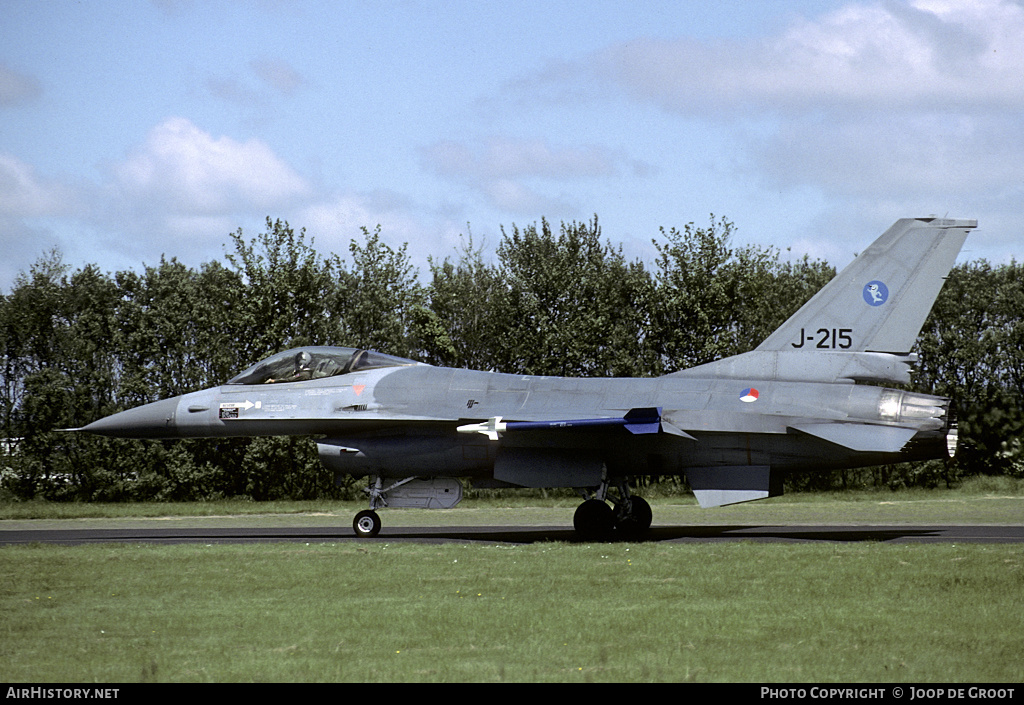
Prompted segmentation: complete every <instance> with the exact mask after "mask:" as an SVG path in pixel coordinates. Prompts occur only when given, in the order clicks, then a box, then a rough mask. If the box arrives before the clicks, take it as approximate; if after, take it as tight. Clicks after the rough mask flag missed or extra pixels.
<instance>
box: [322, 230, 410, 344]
mask: <svg viewBox="0 0 1024 705" xmlns="http://www.w3.org/2000/svg"><path fill="white" fill-rule="evenodd" d="M380 230H381V229H380V226H379V225H378V226H377V227H376V229H375V230H374V231H373V232H370V231H369V230H368V229H367V228H365V227H364V228H362V233H363V242H362V243H360V242H358V241H357V240H355V239H353V240H352V241H351V242H350V243H349V254H350V256H351V257H352V265H351V268H345V266H344V263H343V262H342V261H341V259H340V258H339V257H337V256H335V258H334V260H333V262H334V267H335V269H337V270H338V273H339V274H338V283H337V286H336V288H335V290H334V294H333V298H332V302H333V307H332V308H333V311H334V315H335V316H337V317H338V320H339V322H340V326H339V334H338V335H339V338H340V340H341V341H343V342H344V344H345V345H350V346H352V347H358V348H371V349H374V350H378V351H380V352H384V353H388V354H391V355H401V356H408V355H409V354H411V353H412V352H413V350H414V348H415V334H414V330H413V318H414V315H415V311H416V309H417V307H419V306H422V305H423V304H424V302H425V300H426V299H425V293H424V291H423V287H422V286H421V285H420V284H419V282H418V280H417V276H416V271H415V269H414V267H413V266H412V264H411V262H410V261H409V255H408V253H407V251H406V250H407V245H402V246H401V247H399V248H397V249H395V248H393V247H391V246H390V245H388V244H387V243H386V242H384V241H383V240H382V239H381V235H380Z"/></svg>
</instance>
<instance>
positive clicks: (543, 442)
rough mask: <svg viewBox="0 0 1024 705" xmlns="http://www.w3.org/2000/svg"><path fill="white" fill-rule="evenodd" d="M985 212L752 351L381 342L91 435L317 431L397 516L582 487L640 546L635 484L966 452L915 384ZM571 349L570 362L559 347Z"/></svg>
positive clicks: (720, 499) (247, 376)
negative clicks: (483, 364) (624, 352)
mask: <svg viewBox="0 0 1024 705" xmlns="http://www.w3.org/2000/svg"><path fill="white" fill-rule="evenodd" d="M976 226H977V221H974V220H963V219H957V220H954V219H946V218H941V219H940V218H935V217H928V218H906V219H901V220H898V221H897V222H896V223H895V224H894V225H893V226H892V227H891V228H889V229H888V230H887V231H886V232H885V233H884V234H882V236H881V237H879V238H878V239H877V240H876V241H875V242H874V243H873V244H872V245H870V246H869V247H868V248H867V249H866V250H865V251H864V252H862V253H861V254H860V255H859V256H858V257H856V258H855V259H854V260H853V261H852V262H851V263H850V264H849V265H848V266H847V267H846V268H845V269H843V271H842V272H840V273H839V274H838V275H837V276H836V277H835V278H834V279H832V280H831V281H830V282H829V283H828V284H826V285H825V286H824V287H823V288H822V289H821V290H820V291H819V292H818V293H817V294H815V295H814V296H813V297H812V298H811V299H810V300H809V301H808V302H807V303H806V304H805V305H804V306H803V307H802V308H800V309H799V310H798V311H797V312H796V313H795V314H794V315H793V316H792V317H791V318H790V319H789V320H787V321H786V322H785V323H784V324H783V325H782V326H781V327H780V328H779V329H778V330H776V331H775V332H774V333H772V334H771V335H770V336H769V337H768V339H767V340H765V341H764V342H762V343H761V344H760V345H758V346H757V347H756V348H755V349H754V350H752V351H751V352H747V353H744V354H741V355H737V356H734V357H728V358H725V359H722V360H718V361H715V362H711V363H708V364H704V365H700V366H697V367H693V368H689V369H685V370H682V371H680V372H674V373H672V374H668V375H664V376H662V377H656V378H600V379H589V378H588V379H576V378H565V377H545V376H533V375H520V374H503V373H498V372H485V371H474V370H468V369H452V368H445V367H436V366H433V365H428V364H424V363H420V362H416V361H413V360H408V359H404V358H400V357H393V356H390V355H385V354H382V353H379V352H374V351H371V350H362V349H356V348H348V347H303V348H297V349H293V350H287V351H285V352H281V353H278V354H276V355H273V356H272V357H269V358H267V359H265V360H263V361H261V362H258V363H256V364H255V365H253V366H252V367H250V368H249V369H247V370H245V371H244V372H242V373H240V374H239V375H237V376H236V377H234V378H233V379H230V380H228V381H227V382H226V383H224V384H223V385H221V386H218V387H213V388H210V389H204V390H201V391H197V392H192V393H190V394H184V395H182V396H178V397H174V398H172V399H166V400H163V401H157V402H154V403H151V404H147V405H145V406H142V407H138V408H135V409H131V410H128V411H124V412H121V413H118V414H114V415H112V416H109V417H106V418H103V419H100V420H98V421H95V422H93V423H90V424H89V425H87V426H85V427H84V428H83V429H79V430H82V431H86V432H89V433H95V434H101V435H107V436H118V437H130V438H154V439H155V438H204V437H225V436H271V435H313V436H316V437H317V447H318V450H319V454H320V459H321V461H322V463H323V464H324V466H325V467H326V468H327V469H329V470H330V471H333V472H334V473H335V475H336V477H338V478H342V477H344V476H346V475H351V476H354V477H356V478H366V488H365V492H366V494H367V495H368V497H369V509H367V510H364V511H361V512H359V513H358V514H357V515H356V516H355V519H354V521H353V529H354V531H355V533H356V534H357V535H358V536H361V537H371V536H375V535H377V533H378V532H379V531H380V529H381V519H380V515H379V514H378V510H379V509H382V508H384V507H392V508H394V507H420V508H451V507H454V506H455V505H456V504H458V502H459V501H460V500H461V499H462V493H463V485H462V482H461V481H460V478H466V479H468V480H469V481H470V482H472V486H473V487H478V488H479V487H519V488H523V487H528V488H555V487H560V488H575V489H576V490H577V491H578V493H579V494H580V495H581V497H582V499H583V501H582V503H581V504H580V505H579V507H578V508H577V510H576V512H575V515H574V517H573V524H574V526H575V529H576V531H577V533H578V534H579V535H580V536H582V537H585V538H587V539H606V538H611V537H614V536H625V537H634V536H639V535H642V534H643V533H644V532H645V531H647V530H648V529H649V528H650V526H651V523H652V513H651V507H650V505H649V504H648V503H647V502H646V501H645V500H644V499H642V498H641V497H639V496H637V495H634V494H633V493H632V492H631V489H630V484H631V481H633V479H634V478H637V477H642V476H673V475H674V476H685V478H686V480H687V481H688V483H689V486H690V488H691V489H692V490H693V492H694V494H695V495H696V498H697V501H698V503H699V504H700V505H701V506H702V507H717V506H721V505H727V504H733V503H737V502H747V501H752V500H758V499H764V498H766V497H773V496H777V495H780V494H781V493H782V479H783V476H784V475H785V473H786V472H789V471H793V470H808V469H811V470H821V471H829V470H833V469H837V468H851V467H862V466H869V465H877V464H882V463H893V462H899V461H904V460H917V459H929V458H944V457H952V455H953V453H954V452H955V450H956V424H955V420H954V414H953V409H952V408H951V406H950V401H949V400H948V399H945V398H942V397H937V396H931V395H927V394H919V393H915V392H909V391H905V390H903V389H896V388H891V387H885V386H882V385H885V384H890V385H899V384H906V383H908V382H909V381H910V371H911V367H912V365H913V363H914V362H915V361H916V356H915V355H913V354H912V353H911V349H912V348H913V345H914V342H915V340H916V338H917V335H918V334H919V332H920V330H921V327H922V325H923V324H924V321H925V318H926V316H927V315H928V312H929V310H930V309H931V307H932V305H933V303H934V301H935V298H936V296H937V295H938V293H939V290H940V289H941V287H942V284H943V281H944V280H945V278H946V276H947V275H948V273H949V271H950V269H951V267H952V266H953V264H954V262H955V260H956V257H957V255H958V253H959V251H960V248H961V246H962V245H963V243H964V241H965V239H966V236H967V233H968V231H969V230H970V229H972V228H975V227H976ZM552 354H557V351H552Z"/></svg>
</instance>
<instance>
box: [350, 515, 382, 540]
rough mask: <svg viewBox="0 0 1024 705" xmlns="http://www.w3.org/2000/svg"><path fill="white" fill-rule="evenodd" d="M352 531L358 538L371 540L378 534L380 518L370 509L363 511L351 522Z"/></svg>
mask: <svg viewBox="0 0 1024 705" xmlns="http://www.w3.org/2000/svg"><path fill="white" fill-rule="evenodd" d="M352 530H353V531H355V532H356V536H358V537H360V538H364V539H370V538H373V537H374V536H376V535H377V534H379V533H380V517H379V516H378V515H377V512H375V511H373V510H372V509H364V510H363V511H361V512H359V513H358V514H356V518H355V519H353V520H352Z"/></svg>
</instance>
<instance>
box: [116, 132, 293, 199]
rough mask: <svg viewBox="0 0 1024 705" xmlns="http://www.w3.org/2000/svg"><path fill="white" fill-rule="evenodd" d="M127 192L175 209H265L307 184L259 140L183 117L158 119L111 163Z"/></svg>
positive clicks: (132, 196)
mask: <svg viewBox="0 0 1024 705" xmlns="http://www.w3.org/2000/svg"><path fill="white" fill-rule="evenodd" d="M115 174H116V180H117V182H118V184H119V185H120V186H121V187H122V188H123V189H124V192H125V193H126V194H127V197H128V198H129V199H130V200H131V201H134V202H139V201H140V199H145V200H147V201H154V202H155V203H157V204H159V205H160V206H162V208H164V209H166V210H167V211H169V212H171V213H174V214H178V215H182V214H185V215H203V216H210V215H217V214H228V213H235V212H239V211H243V210H248V209H252V208H259V209H264V210H265V209H269V208H274V207H280V206H281V205H284V204H288V203H290V202H293V201H294V200H296V199H301V198H303V197H305V196H307V195H308V193H309V191H310V187H309V185H308V184H307V183H306V181H305V180H304V179H303V178H302V177H301V176H299V175H298V174H297V173H296V172H295V171H294V170H293V169H292V168H291V167H289V166H288V165H287V164H286V163H284V162H283V161H282V160H281V159H279V158H278V157H277V156H276V155H275V154H274V153H273V151H272V150H271V149H270V148H269V147H268V146H267V145H266V144H264V143H263V142H261V141H259V140H256V139H251V140H249V141H247V142H238V141H236V140H234V139H232V138H230V137H220V138H219V139H218V138H214V137H213V136H212V135H210V134H209V133H208V132H205V131H203V130H201V129H199V128H198V127H196V126H195V125H193V124H192V123H191V122H189V121H188V120H186V119H184V118H171V119H169V120H166V121H164V122H163V123H161V124H160V125H157V126H156V127H155V128H153V130H152V131H151V132H150V133H149V136H148V137H147V139H146V141H145V143H144V144H143V145H142V146H141V147H139V148H138V149H136V150H135V151H134V152H132V153H131V154H130V155H129V156H128V158H127V159H126V160H125V161H123V162H122V163H120V164H118V165H117V166H116V168H115Z"/></svg>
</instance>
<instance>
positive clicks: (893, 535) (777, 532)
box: [0, 525, 1024, 545]
mask: <svg viewBox="0 0 1024 705" xmlns="http://www.w3.org/2000/svg"><path fill="white" fill-rule="evenodd" d="M614 540H615V539H612V541H614ZM643 540H644V541H648V542H652V541H653V542H664V543H715V542H722V541H752V542H765V543H771V542H775V543H800V542H804V543H822V542H833V543H850V542H854V543H856V542H880V543H901V544H907V543H950V544H953V543H1024V526H1018V525H1013V526H1006V525H966V526H908V525H903V526H878V525H843V526H840V525H821V526H806V525H789V526H744V525H719V526H655V527H653V528H652V529H651V531H650V532H649V534H648V535H647V536H646V537H645V538H644V539H643ZM367 541H374V542H392V543H393V542H401V541H408V542H416V543H452V542H455V543H485V544H530V543H538V542H544V541H564V542H568V543H575V542H579V541H580V540H579V539H578V538H577V537H576V534H575V532H574V531H573V530H572V529H571V528H567V527H564V526H550V527H548V526H477V527H474V526H459V527H394V528H388V527H387V526H385V527H384V528H383V529H382V530H381V532H380V534H379V535H378V536H377V537H375V538H372V539H365V538H357V537H356V536H355V535H354V534H353V532H352V529H351V528H350V527H348V526H339V527H286V528H268V529H262V528H258V527H249V528H234V529H225V528H132V529H104V528H87V529H60V528H58V529H53V528H47V529H12V530H3V531H0V545H16V544H30V543H44V544H61V545H80V544H96V543H151V544H186V543H201V544H212V543H274V542H303V543H307V542H316V543H335V542H341V543H346V542H367Z"/></svg>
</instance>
